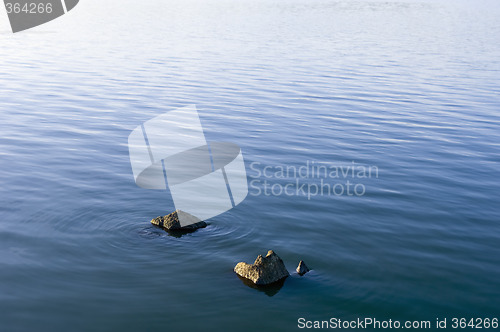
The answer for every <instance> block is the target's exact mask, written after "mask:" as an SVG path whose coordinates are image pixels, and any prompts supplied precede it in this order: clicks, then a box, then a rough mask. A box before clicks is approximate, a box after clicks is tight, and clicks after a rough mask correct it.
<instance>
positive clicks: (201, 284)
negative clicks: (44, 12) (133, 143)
mask: <svg viewBox="0 0 500 332" xmlns="http://www.w3.org/2000/svg"><path fill="white" fill-rule="evenodd" d="M499 16H500V4H499V3H498V2H497V1H483V0H479V1H474V2H469V1H444V0H443V1H417V0H415V1H413V0H411V1H400V2H393V1H369V2H368V1H338V2H333V1H317V0H312V1H305V0H287V1H280V2H277V1H276V2H272V1H246V0H244V1H223V0H213V1H203V2H202V1H199V2H198V1H160V0H155V1H147V2H137V1H132V0H120V1H118V0H112V1H111V0H110V1H97V0H87V1H82V2H81V3H80V4H79V5H78V7H76V8H75V9H74V10H73V11H72V12H71V13H70V14H68V15H65V16H64V17H62V18H60V19H58V20H57V21H54V22H51V23H49V24H47V25H44V26H42V27H39V28H37V29H33V30H31V31H27V32H24V33H19V34H16V35H13V34H12V33H10V30H9V26H8V23H7V18H6V15H4V17H2V21H1V23H2V24H1V31H0V40H1V41H0V198H1V200H0V202H1V203H0V220H1V222H0V324H1V328H0V329H1V330H3V331H110V330H117V331H143V330H148V331H153V330H162V331H179V330H195V329H196V330H214V331H216V330H222V329H224V330H229V329H234V328H238V329H239V330H241V331H256V330H262V331H273V330H294V329H297V319H298V318H299V317H305V318H307V319H310V320H315V319H321V320H325V319H329V318H330V317H338V318H341V319H355V318H357V317H377V318H379V319H389V318H391V319H393V320H394V319H399V320H414V319H417V320H431V321H434V320H435V319H436V318H437V317H440V318H443V317H498V316H499V315H500V313H499V310H498V309H499V307H500V300H499V298H500V225H499V222H500V204H499V199H498V193H499V190H500V182H499V176H500V171H499V170H500V143H499V142H500V126H499V124H500V88H499V86H500V60H499V59H500V46H499V45H500V21H499V20H498V17H499ZM190 104H196V105H197V107H198V110H199V112H200V116H201V120H202V123H203V126H204V127H205V130H206V136H207V139H208V140H209V141H229V142H234V143H237V144H239V145H240V146H241V148H242V151H243V154H244V157H245V161H246V163H247V171H248V175H249V181H250V180H255V179H257V180H259V179H260V180H264V179H263V178H262V177H260V178H257V175H258V171H256V170H255V169H252V168H251V167H250V165H251V164H252V163H254V164H253V165H258V167H257V169H258V170H263V168H264V167H266V166H270V167H272V168H273V169H275V168H276V167H277V166H279V165H283V166H292V167H297V168H298V167H300V166H303V165H306V164H307V162H308V161H310V162H312V161H314V162H318V163H326V164H328V165H352V162H355V163H357V164H359V165H373V166H376V167H377V168H378V170H379V173H378V177H372V178H366V179H355V180H356V181H355V182H356V183H361V184H363V186H364V187H365V189H366V193H365V194H364V195H363V196H359V197H358V196H348V195H340V196H335V195H322V196H319V195H318V196H315V197H311V198H310V199H308V197H307V196H304V195H302V194H299V195H284V194H282V195H277V196H266V195H264V194H261V195H256V192H257V189H263V187H262V186H259V184H258V183H257V184H256V185H255V186H254V187H252V188H251V189H250V195H249V196H248V197H247V199H246V200H245V201H244V202H243V203H242V204H240V205H239V206H237V207H236V208H235V209H233V210H231V211H229V212H227V213H226V214H223V215H220V216H218V217H215V218H213V219H211V220H209V226H208V227H207V228H205V229H202V230H199V231H197V232H195V233H192V234H189V235H185V236H182V237H180V238H179V237H173V236H169V235H168V234H167V233H165V232H163V231H161V230H159V229H157V228H155V227H153V226H152V225H151V224H150V222H149V221H150V220H151V218H153V217H156V216H158V215H164V214H167V213H169V212H171V211H172V210H173V208H174V207H173V203H172V200H171V198H170V196H169V193H168V192H165V191H163V192H162V191H152V190H144V189H141V188H139V187H137V186H136V185H135V183H134V179H133V176H132V171H131V167H130V162H129V156H128V148H127V138H128V135H129V134H130V132H131V130H132V129H134V128H135V127H136V126H138V125H140V124H141V123H142V122H144V121H147V120H149V119H150V118H152V117H154V116H156V115H159V114H162V113H164V112H166V111H168V110H172V109H175V108H177V107H182V106H186V105H190ZM257 163H259V164H257ZM267 180H268V181H269V182H270V184H272V185H274V184H278V185H281V186H284V185H286V184H288V183H291V182H292V183H293V182H294V181H295V179H293V178H285V179H282V178H277V177H273V178H270V179H267ZM344 180H345V179H330V180H328V181H330V183H343V182H345V181H344ZM300 181H302V183H306V184H317V183H319V181H320V180H319V179H317V178H307V179H300ZM254 184H255V183H254ZM261 184H262V183H261ZM269 249H273V250H275V251H276V252H277V253H278V255H280V256H281V257H282V258H283V260H284V261H285V264H286V266H287V268H288V269H289V270H290V271H293V270H294V269H295V267H296V266H297V263H298V261H299V260H300V259H303V260H305V261H306V263H307V264H308V265H309V266H310V267H311V268H312V269H313V271H312V272H311V273H309V274H307V275H306V276H305V277H302V278H300V277H298V276H297V275H292V276H291V277H289V278H288V279H287V280H286V282H285V284H284V286H283V287H282V288H281V289H280V290H279V291H278V292H277V293H276V294H274V296H268V295H267V294H266V293H264V292H260V291H258V290H255V289H252V288H250V287H247V286H246V285H244V284H243V283H242V282H241V281H240V280H239V279H238V278H237V277H236V275H235V274H234V273H233V272H232V269H233V267H234V265H235V264H236V263H237V262H239V261H247V262H250V261H253V260H254V259H255V257H256V256H257V255H258V254H264V253H266V252H267V250H269ZM269 295H272V294H269Z"/></svg>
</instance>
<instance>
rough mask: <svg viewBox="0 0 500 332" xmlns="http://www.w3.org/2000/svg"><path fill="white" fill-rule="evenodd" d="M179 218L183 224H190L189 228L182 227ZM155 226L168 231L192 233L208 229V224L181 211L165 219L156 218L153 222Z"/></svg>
mask: <svg viewBox="0 0 500 332" xmlns="http://www.w3.org/2000/svg"><path fill="white" fill-rule="evenodd" d="M179 218H180V219H182V221H183V223H186V222H187V223H189V225H187V226H181V222H180V221H179ZM151 223H152V224H153V225H156V226H159V227H163V228H165V229H166V230H167V231H191V230H195V229H198V228H203V227H207V223H206V222H204V221H201V220H200V219H198V218H197V217H195V216H193V215H192V214H189V213H187V212H184V211H181V210H175V211H174V212H172V213H170V214H169V215H166V216H163V217H161V216H160V217H156V218H154V219H153V220H151Z"/></svg>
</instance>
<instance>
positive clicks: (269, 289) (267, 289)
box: [238, 276, 287, 297]
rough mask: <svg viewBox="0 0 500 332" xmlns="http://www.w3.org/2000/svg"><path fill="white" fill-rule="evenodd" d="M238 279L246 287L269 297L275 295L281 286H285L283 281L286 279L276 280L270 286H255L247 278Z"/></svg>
mask: <svg viewBox="0 0 500 332" xmlns="http://www.w3.org/2000/svg"><path fill="white" fill-rule="evenodd" d="M238 278H240V280H241V281H242V282H243V283H244V284H245V285H247V286H248V287H250V288H253V289H256V290H258V291H260V292H263V293H265V294H266V295H267V296H270V297H271V296H274V295H276V294H277V293H278V292H279V291H280V289H281V288H282V287H283V285H284V284H285V281H286V279H287V278H283V279H281V280H278V281H276V282H273V283H272V284H269V285H256V284H254V283H253V282H252V281H251V280H249V279H247V278H243V277H241V276H238Z"/></svg>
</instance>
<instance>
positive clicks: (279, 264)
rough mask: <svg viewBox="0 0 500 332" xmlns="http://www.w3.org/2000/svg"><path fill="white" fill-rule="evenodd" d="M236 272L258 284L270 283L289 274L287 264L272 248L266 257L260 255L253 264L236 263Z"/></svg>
mask: <svg viewBox="0 0 500 332" xmlns="http://www.w3.org/2000/svg"><path fill="white" fill-rule="evenodd" d="M234 272H236V273H237V274H238V275H239V276H240V277H243V278H246V279H248V280H251V281H252V282H253V283H254V284H256V285H269V284H272V283H274V282H277V281H280V280H281V279H284V278H286V277H288V276H289V273H288V271H287V269H286V267H285V264H284V263H283V261H282V260H281V258H279V256H278V255H276V254H275V253H274V251H272V250H269V251H268V253H267V255H266V257H262V255H259V256H258V257H257V259H256V260H255V262H254V263H253V264H247V263H245V262H240V263H238V264H236V266H235V267H234Z"/></svg>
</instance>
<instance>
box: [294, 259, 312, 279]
mask: <svg viewBox="0 0 500 332" xmlns="http://www.w3.org/2000/svg"><path fill="white" fill-rule="evenodd" d="M296 271H297V273H298V274H300V275H301V276H303V275H304V274H306V273H307V272H309V271H310V270H309V268H308V267H307V265H306V263H304V261H300V262H299V266H297V269H296Z"/></svg>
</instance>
